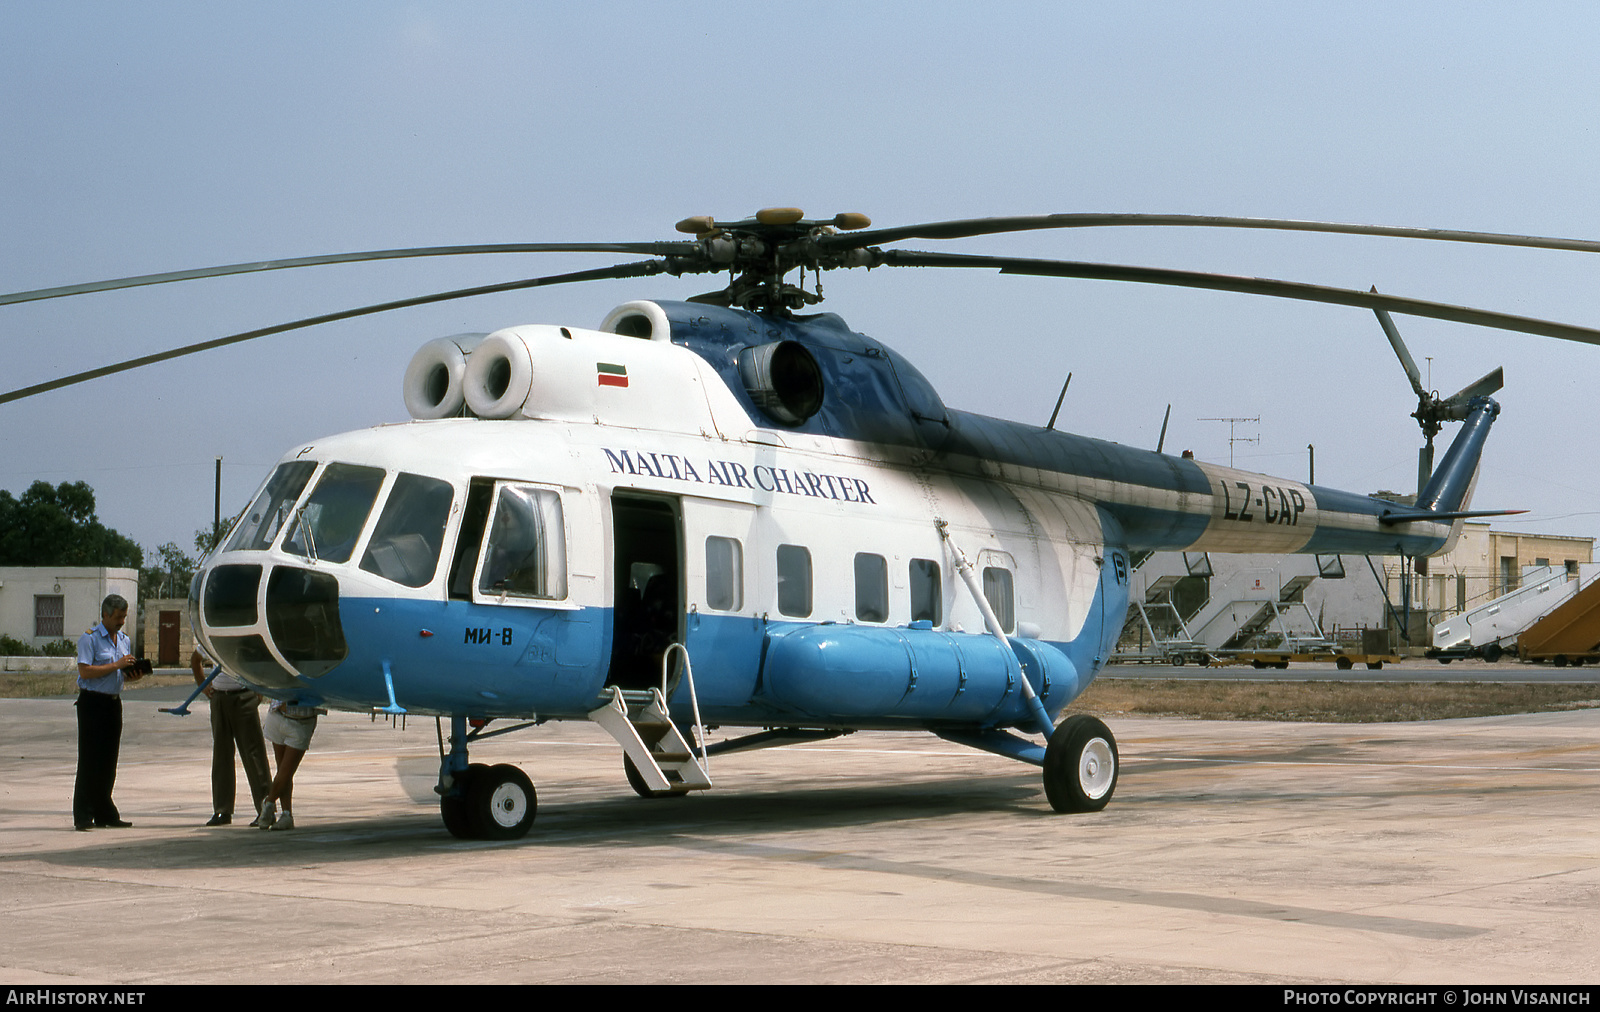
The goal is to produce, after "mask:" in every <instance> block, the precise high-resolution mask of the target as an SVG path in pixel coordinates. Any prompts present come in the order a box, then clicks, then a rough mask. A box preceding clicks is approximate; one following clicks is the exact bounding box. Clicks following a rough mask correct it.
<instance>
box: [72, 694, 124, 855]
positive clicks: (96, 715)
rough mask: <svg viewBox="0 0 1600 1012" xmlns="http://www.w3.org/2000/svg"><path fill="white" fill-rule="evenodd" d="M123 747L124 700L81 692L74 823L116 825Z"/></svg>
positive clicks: (73, 795) (74, 791) (73, 796)
mask: <svg viewBox="0 0 1600 1012" xmlns="http://www.w3.org/2000/svg"><path fill="white" fill-rule="evenodd" d="M121 745H122V697H121V696H109V695H106V694H105V693H104V692H90V691H89V690H88V689H80V690H78V781H77V784H76V786H74V787H73V790H72V821H73V823H74V824H76V825H79V826H86V825H89V824H91V823H96V822H116V821H117V820H118V819H119V818H121V816H120V815H119V814H118V813H117V806H116V804H115V803H114V802H113V801H112V800H111V789H112V788H113V787H115V786H116V784H117V751H118V749H119V748H120V747H121Z"/></svg>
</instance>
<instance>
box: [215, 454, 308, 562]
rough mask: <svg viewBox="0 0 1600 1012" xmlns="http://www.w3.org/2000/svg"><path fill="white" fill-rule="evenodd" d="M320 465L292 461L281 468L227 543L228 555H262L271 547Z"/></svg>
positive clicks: (251, 506)
mask: <svg viewBox="0 0 1600 1012" xmlns="http://www.w3.org/2000/svg"><path fill="white" fill-rule="evenodd" d="M316 469H317V465H316V463H315V462H313V461H309V460H292V461H290V462H289V463H287V464H279V465H278V469H277V470H276V471H274V472H272V477H270V478H268V479H267V483H266V484H265V485H263V486H262V488H261V494H260V495H258V496H256V501H255V502H253V503H251V504H250V508H249V509H247V510H245V511H244V516H242V517H240V518H239V526H238V527H237V528H236V529H235V530H234V532H233V537H231V538H229V539H228V547H227V551H230V552H236V551H261V550H264V549H266V548H269V547H271V546H272V542H273V539H275V538H276V537H277V536H278V531H280V530H282V529H283V525H284V523H285V521H287V520H288V519H289V513H290V511H292V510H293V509H294V504H295V500H297V499H299V498H300V493H301V492H302V491H304V490H305V487H306V482H307V481H309V480H310V479H311V472H313V471H315V470H316Z"/></svg>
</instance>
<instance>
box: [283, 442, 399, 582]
mask: <svg viewBox="0 0 1600 1012" xmlns="http://www.w3.org/2000/svg"><path fill="white" fill-rule="evenodd" d="M382 487H383V468H381V467H361V466H359V465H357V464H329V465H328V469H327V470H325V471H323V472H322V478H321V479H320V480H319V481H318V482H317V487H316V488H314V489H312V491H311V495H310V497H309V498H307V499H306V504H305V505H304V506H302V507H300V510H299V511H298V512H297V513H296V514H295V516H294V518H293V519H292V520H291V521H290V522H289V533H288V534H287V535H285V536H284V539H283V550H284V551H286V552H292V553H294V554H295V555H303V556H305V557H306V558H308V559H312V560H314V561H319V562H349V561H350V555H351V553H352V552H354V551H355V549H356V541H357V540H358V539H359V538H360V537H361V528H363V527H365V526H366V524H367V516H368V514H370V513H371V512H372V504H373V502H374V501H375V500H376V499H377V498H378V489H380V488H382Z"/></svg>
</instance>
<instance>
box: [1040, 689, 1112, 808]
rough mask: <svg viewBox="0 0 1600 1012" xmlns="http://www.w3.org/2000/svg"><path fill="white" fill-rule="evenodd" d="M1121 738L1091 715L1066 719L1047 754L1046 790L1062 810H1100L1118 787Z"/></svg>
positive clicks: (1045, 758)
mask: <svg viewBox="0 0 1600 1012" xmlns="http://www.w3.org/2000/svg"><path fill="white" fill-rule="evenodd" d="M1119 765H1120V764H1119V763H1118V761H1117V739H1116V738H1115V737H1114V736H1113V735H1112V734H1111V730H1110V729H1109V728H1107V727H1106V726H1105V724H1103V723H1101V722H1100V721H1098V720H1096V719H1095V718H1093V717H1090V716H1088V715H1087V714H1081V713H1080V714H1075V715H1073V716H1071V717H1068V718H1067V719H1066V720H1064V721H1062V722H1061V724H1060V725H1059V726H1058V727H1057V728H1056V729H1055V731H1054V732H1053V733H1052V734H1051V735H1050V744H1049V745H1048V746H1046V748H1045V753H1044V793H1045V797H1047V798H1049V799H1050V807H1051V808H1054V809H1055V810H1056V811H1058V812H1098V811H1100V810H1101V809H1102V808H1104V807H1106V803H1107V802H1108V801H1110V800H1111V795H1112V794H1113V793H1114V792H1115V791H1116V789H1117V772H1118V767H1119Z"/></svg>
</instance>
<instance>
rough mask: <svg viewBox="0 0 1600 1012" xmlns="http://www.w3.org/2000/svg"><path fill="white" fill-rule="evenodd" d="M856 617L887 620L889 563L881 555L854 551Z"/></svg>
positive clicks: (864, 619) (868, 620)
mask: <svg viewBox="0 0 1600 1012" xmlns="http://www.w3.org/2000/svg"><path fill="white" fill-rule="evenodd" d="M856 618H857V619H859V620H861V621H862V622H887V621H889V564H888V563H887V562H885V561H884V560H883V556H881V555H873V554H871V553H869V552H857V553H856Z"/></svg>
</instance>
